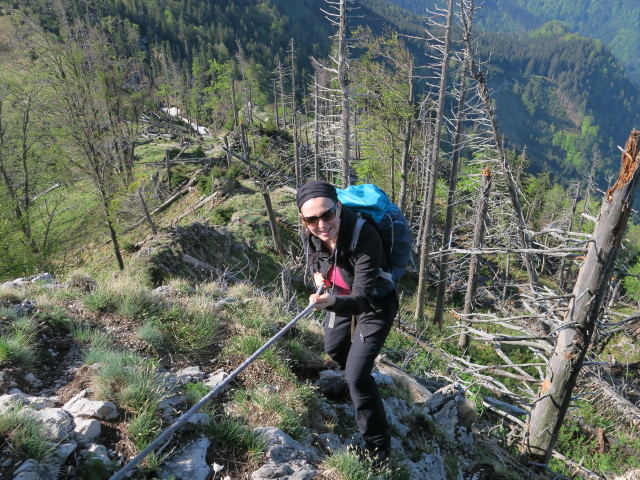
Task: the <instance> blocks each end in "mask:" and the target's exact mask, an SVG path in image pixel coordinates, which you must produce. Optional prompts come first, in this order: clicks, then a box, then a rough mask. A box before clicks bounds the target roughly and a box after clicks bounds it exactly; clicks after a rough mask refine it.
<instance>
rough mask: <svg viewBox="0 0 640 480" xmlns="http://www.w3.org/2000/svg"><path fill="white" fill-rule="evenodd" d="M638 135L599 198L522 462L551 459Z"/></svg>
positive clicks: (631, 187) (618, 226)
mask: <svg viewBox="0 0 640 480" xmlns="http://www.w3.org/2000/svg"><path fill="white" fill-rule="evenodd" d="M639 137H640V132H639V131H637V130H633V131H632V132H631V135H630V136H629V139H628V140H627V143H626V145H625V149H624V152H623V154H622V166H621V170H620V175H619V176H618V180H617V181H616V183H615V185H613V187H611V188H610V189H609V190H608V191H607V193H606V194H605V198H604V200H603V202H602V207H601V208H600V214H599V218H598V222H597V223H596V226H595V230H594V232H593V236H592V240H591V243H590V244H589V249H588V252H587V255H586V258H585V261H584V264H583V265H582V268H581V269H580V273H579V274H578V279H577V281H576V284H575V287H574V289H573V298H572V300H571V301H570V303H569V310H568V312H567V314H566V316H565V321H564V328H562V329H561V330H560V331H559V333H558V338H557V341H556V345H555V350H554V353H553V355H552V356H551V360H550V362H549V366H548V368H547V372H546V377H545V380H544V383H543V384H542V387H541V389H540V392H539V393H538V399H537V400H536V402H535V406H534V409H533V411H532V412H531V418H530V419H529V422H528V424H527V430H526V432H525V438H524V442H523V444H522V447H521V450H522V452H523V454H524V455H525V458H528V459H529V460H532V461H534V462H536V463H540V464H546V463H547V462H548V461H549V459H550V458H551V454H552V451H553V447H554V445H555V443H556V441H557V439H558V433H559V431H560V427H561V425H562V421H563V420H564V417H565V415H566V412H567V408H568V407H569V403H570V402H571V394H572V392H573V389H574V387H575V386H576V382H577V379H578V374H579V373H580V369H581V368H582V364H583V361H584V357H585V355H586V353H587V350H588V348H589V344H590V342H591V338H592V335H593V332H594V329H595V322H596V320H597V319H598V317H599V316H600V314H601V309H602V307H603V300H604V298H605V295H606V292H607V288H608V282H609V278H610V275H611V271H612V270H613V266H614V262H615V259H616V256H617V253H618V250H619V248H620V244H621V242H622V237H623V235H624V231H625V228H626V226H627V221H628V219H629V215H630V214H631V206H632V203H633V200H634V198H635V193H636V189H637V185H638V175H637V172H638V162H639V161H640V151H639V150H640V149H639Z"/></svg>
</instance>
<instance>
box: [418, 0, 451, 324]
mask: <svg viewBox="0 0 640 480" xmlns="http://www.w3.org/2000/svg"><path fill="white" fill-rule="evenodd" d="M453 5H454V2H453V0H449V1H448V4H447V10H446V11H445V12H441V15H442V16H444V19H445V21H444V25H442V26H443V27H444V36H443V37H442V38H441V39H438V38H436V37H435V36H433V37H432V39H431V40H432V41H431V43H430V45H433V46H434V47H435V48H436V49H437V51H438V52H439V54H438V56H439V67H440V82H439V87H438V92H437V107H436V117H435V122H434V135H433V144H432V148H431V149H430V151H429V152H428V153H427V154H428V155H429V170H428V172H427V177H428V182H427V184H428V187H427V189H426V194H425V196H424V203H423V217H422V226H421V231H422V235H421V238H420V247H421V248H420V269H419V271H418V289H417V292H416V309H415V318H416V319H419V318H422V317H423V316H424V303H425V298H424V297H425V295H426V290H427V273H428V272H427V266H428V260H429V237H430V235H431V229H432V226H433V217H434V204H435V197H436V181H437V177H438V162H439V157H440V135H441V130H442V124H443V122H444V105H445V103H444V102H445V96H446V94H447V81H448V77H449V73H448V72H449V58H450V47H451V24H452V19H453Z"/></svg>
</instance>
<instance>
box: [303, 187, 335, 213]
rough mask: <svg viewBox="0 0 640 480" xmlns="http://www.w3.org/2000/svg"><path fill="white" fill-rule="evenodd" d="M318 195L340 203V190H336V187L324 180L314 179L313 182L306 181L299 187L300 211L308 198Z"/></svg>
mask: <svg viewBox="0 0 640 480" xmlns="http://www.w3.org/2000/svg"><path fill="white" fill-rule="evenodd" d="M316 197H325V198H330V199H331V200H333V201H335V202H336V203H338V192H336V187H334V186H333V185H331V184H330V183H329V182H325V181H324V180H314V181H312V182H309V183H305V184H304V185H302V186H301V187H300V188H299V189H298V193H297V195H296V201H297V202H298V211H300V207H302V205H304V203H305V202H306V201H307V200H310V199H312V198H316Z"/></svg>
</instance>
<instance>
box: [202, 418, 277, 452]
mask: <svg viewBox="0 0 640 480" xmlns="http://www.w3.org/2000/svg"><path fill="white" fill-rule="evenodd" d="M204 428H205V432H206V434H207V435H208V436H209V437H211V438H215V439H216V440H218V441H220V442H221V443H222V444H223V445H224V446H225V447H226V448H229V449H231V450H240V451H242V452H246V453H247V454H248V456H249V459H250V460H251V461H255V460H257V459H258V458H259V457H260V456H261V455H262V453H263V452H264V450H265V448H266V447H267V440H266V439H265V438H263V437H262V436H261V435H256V434H254V433H253V432H252V431H251V430H249V429H248V428H247V426H246V425H244V424H243V423H241V422H240V421H238V420H236V419H234V418H229V417H223V418H221V419H220V420H219V421H217V422H216V421H215V420H213V419H212V420H211V421H210V422H209V423H208V424H207V425H205V427H204Z"/></svg>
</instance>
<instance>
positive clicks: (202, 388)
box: [184, 382, 209, 405]
mask: <svg viewBox="0 0 640 480" xmlns="http://www.w3.org/2000/svg"><path fill="white" fill-rule="evenodd" d="M207 393H209V388H208V387H207V386H206V385H205V384H204V383H202V382H189V383H187V384H186V385H185V386H184V396H185V398H186V399H187V403H188V404H189V405H195V404H196V403H198V402H199V401H200V400H201V399H202V397H204V396H205V395H206V394H207Z"/></svg>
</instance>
